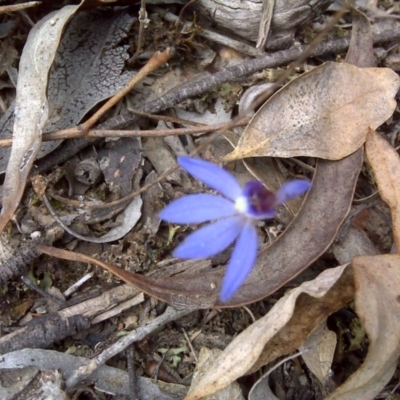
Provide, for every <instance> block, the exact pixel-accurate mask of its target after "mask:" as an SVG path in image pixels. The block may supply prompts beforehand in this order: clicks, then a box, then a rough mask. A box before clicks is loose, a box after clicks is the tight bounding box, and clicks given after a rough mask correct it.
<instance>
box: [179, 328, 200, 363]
mask: <svg viewBox="0 0 400 400" xmlns="http://www.w3.org/2000/svg"><path fill="white" fill-rule="evenodd" d="M182 332H183V334H184V335H185V339H186V341H187V344H188V345H189V347H190V351H191V352H192V354H193V358H194V359H195V361H196V363H198V362H199V360H198V359H197V356H196V352H195V351H194V347H193V344H192V341H191V340H190V337H189V335H188V334H187V332H186V331H185V328H182Z"/></svg>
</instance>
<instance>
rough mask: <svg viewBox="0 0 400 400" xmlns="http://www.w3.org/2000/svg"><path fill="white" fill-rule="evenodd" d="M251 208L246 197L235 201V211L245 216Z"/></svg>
mask: <svg viewBox="0 0 400 400" xmlns="http://www.w3.org/2000/svg"><path fill="white" fill-rule="evenodd" d="M248 208H249V203H248V201H247V198H246V197H245V196H240V197H238V198H237V199H236V201H235V209H236V210H237V211H239V212H240V213H242V214H245V213H246V212H247V210H248Z"/></svg>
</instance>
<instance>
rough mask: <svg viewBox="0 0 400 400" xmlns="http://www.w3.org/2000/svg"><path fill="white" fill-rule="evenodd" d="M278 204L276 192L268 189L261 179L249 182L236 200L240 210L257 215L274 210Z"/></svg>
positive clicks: (237, 207)
mask: <svg viewBox="0 0 400 400" xmlns="http://www.w3.org/2000/svg"><path fill="white" fill-rule="evenodd" d="M275 206H276V196H275V193H273V192H271V191H270V190H268V189H267V188H266V187H265V186H264V185H263V184H262V182H260V181H250V182H248V183H247V184H246V185H245V187H244V189H243V192H242V196H240V197H239V198H238V199H237V200H236V202H235V207H236V209H237V210H238V211H239V212H242V213H246V214H250V215H251V216H254V217H257V216H262V215H264V214H268V213H269V212H272V211H274V208H275Z"/></svg>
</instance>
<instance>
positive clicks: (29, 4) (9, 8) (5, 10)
mask: <svg viewBox="0 0 400 400" xmlns="http://www.w3.org/2000/svg"><path fill="white" fill-rule="evenodd" d="M40 4H42V2H41V1H28V2H27V3H21V4H13V5H9V6H1V7H0V14H4V13H8V12H14V11H21V10H25V9H26V8H30V7H35V6H38V5H40Z"/></svg>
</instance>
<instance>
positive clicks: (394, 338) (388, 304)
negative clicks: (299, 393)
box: [328, 254, 400, 400]
mask: <svg viewBox="0 0 400 400" xmlns="http://www.w3.org/2000/svg"><path fill="white" fill-rule="evenodd" d="M352 265H353V270H354V282H355V287H356V294H355V306H356V312H357V315H358V316H359V318H360V320H361V322H362V324H363V327H364V329H365V331H366V333H367V335H368V337H369V340H370V343H369V348H368V354H367V357H366V359H365V361H364V363H363V364H362V366H361V367H360V368H359V369H358V370H357V371H356V372H355V373H354V374H353V375H352V376H351V377H350V378H349V379H348V380H347V381H346V382H345V383H344V384H343V385H341V386H340V387H339V388H338V389H337V390H335V392H333V393H332V394H331V395H330V396H329V397H328V399H329V400H353V399H363V400H369V399H374V398H376V396H377V395H378V393H379V392H381V391H382V390H383V388H384V387H385V386H386V384H387V383H388V382H389V380H390V379H391V377H392V376H393V374H394V371H395V370H396V367H397V363H398V359H399V357H400V338H399V332H400V302H399V294H400V256H399V255H394V254H385V255H379V256H364V257H357V258H355V259H354V261H353V263H352Z"/></svg>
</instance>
